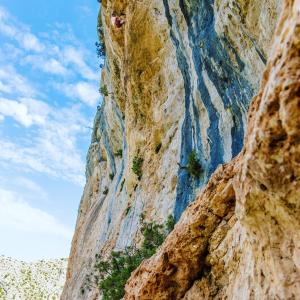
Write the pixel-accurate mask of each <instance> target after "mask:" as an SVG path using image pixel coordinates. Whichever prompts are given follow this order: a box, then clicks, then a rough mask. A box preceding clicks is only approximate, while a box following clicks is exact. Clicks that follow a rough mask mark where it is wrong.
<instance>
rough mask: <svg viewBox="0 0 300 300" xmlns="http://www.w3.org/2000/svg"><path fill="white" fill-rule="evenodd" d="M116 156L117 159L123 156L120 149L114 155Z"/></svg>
mask: <svg viewBox="0 0 300 300" xmlns="http://www.w3.org/2000/svg"><path fill="white" fill-rule="evenodd" d="M115 155H116V156H119V157H122V156H123V150H122V149H119V150H118V151H117V152H116V153H115Z"/></svg>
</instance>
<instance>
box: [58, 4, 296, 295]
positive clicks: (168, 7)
mask: <svg viewBox="0 0 300 300" xmlns="http://www.w3.org/2000/svg"><path fill="white" fill-rule="evenodd" d="M289 3H291V2H289ZM290 5H291V4H290ZM281 10H282V1H278V0H266V1H260V0H247V1H244V0H215V1H212V0H211V1H210V0H201V1H194V0H178V1H176V0H151V1H150V0H143V1H136V0H127V1H126V0H114V1H112V0H102V4H101V11H100V14H99V27H100V26H101V28H102V27H103V31H104V42H105V45H106V56H107V59H106V63H105V67H104V69H103V72H102V83H101V85H102V86H103V87H106V89H107V93H105V97H104V101H103V105H102V106H101V107H100V108H99V109H98V111H97V114H96V117H95V124H94V130H93V134H92V142H91V146H90V149H89V152H88V156H87V168H86V177H87V183H86V186H85V190H84V194H83V197H82V200H81V203H80V207H79V213H78V219H77V225H76V231H75V234H74V238H73V243H72V250H71V254H70V259H69V267H68V272H67V281H66V285H65V288H64V292H63V296H62V299H96V298H97V296H98V295H97V289H92V291H87V290H84V291H83V290H82V287H83V286H84V284H85V278H86V275H88V274H90V273H91V272H92V271H93V264H94V257H95V254H96V253H99V252H102V253H103V255H106V254H108V253H109V252H110V251H111V249H113V248H116V249H122V248H124V247H125V246H128V245H130V244H131V243H133V242H134V241H135V242H136V243H139V241H140V224H139V216H140V215H141V214H142V213H143V214H144V215H145V219H146V220H155V221H157V222H162V221H163V220H165V219H166V217H167V216H168V215H169V214H173V215H174V216H175V218H176V220H179V218H180V217H181V215H182V213H183V211H184V210H185V208H186V207H187V206H188V205H189V204H190V203H191V202H192V201H193V200H194V199H195V197H196V195H197V194H199V192H200V190H201V189H202V192H201V194H200V196H198V200H197V201H196V202H193V203H192V204H191V207H190V208H189V209H188V211H187V212H185V213H184V214H183V216H182V218H181V221H180V223H179V224H181V225H178V226H177V227H176V229H175V231H174V233H173V234H172V235H171V237H170V238H169V239H168V240H167V241H166V243H165V245H164V247H163V248H162V250H161V251H160V252H159V254H158V255H157V256H155V258H153V260H154V261H153V260H151V261H148V262H145V264H143V265H142V266H141V268H140V269H139V271H137V272H135V273H134V275H133V278H132V279H131V281H130V282H129V283H128V287H127V296H126V297H127V298H129V299H131V298H132V299H143V297H144V296H142V295H148V294H147V293H149V295H151V296H149V297H148V296H145V298H144V299H155V297H156V296H154V293H156V291H157V297H158V295H160V296H161V298H156V299H172V297H175V298H176V297H180V296H184V297H186V299H198V298H199V290H201V291H202V293H203V297H204V298H205V297H206V296H205V295H210V296H211V295H219V296H220V297H223V296H224V297H226V295H227V296H230V297H231V296H233V295H235V296H236V297H237V295H238V290H239V286H238V285H239V278H241V277H243V279H244V280H245V281H246V279H245V278H246V276H250V275H249V274H250V273H251V272H258V269H255V268H256V267H257V265H256V264H255V263H254V260H253V259H254V258H253V256H255V255H256V254H257V253H259V251H260V249H261V248H259V247H260V246H258V245H257V247H258V248H257V249H256V250H255V251H256V252H255V251H254V250H253V251H254V252H251V251H250V250H249V252H247V253H246V252H244V251H243V249H244V248H245V247H248V248H249V249H252V248H251V247H254V246H253V245H254V244H255V243H254V242H252V241H251V240H249V239H248V232H249V231H255V232H257V233H256V235H257V237H256V238H255V239H257V240H258V239H259V237H258V235H259V233H260V234H263V233H265V231H266V230H273V229H271V227H270V226H271V225H270V224H271V223H268V222H264V224H263V225H264V229H262V228H259V229H254V226H253V225H251V224H254V225H256V226H257V225H258V223H257V222H258V220H260V219H259V218H262V216H263V215H265V211H261V212H260V213H257V216H256V217H255V218H254V216H253V215H251V214H250V215H251V216H252V217H249V216H250V215H249V214H247V213H246V211H248V208H247V207H248V205H249V207H250V208H249V209H250V210H251V209H253V208H252V207H255V206H256V205H258V203H256V202H257V201H256V200H255V199H256V198H255V199H254V198H253V199H252V198H251V197H252V196H250V194H251V195H252V192H253V191H252V190H251V184H252V183H251V182H250V175H249V174H252V173H251V172H252V171H250V169H249V171H247V170H248V169H247V168H250V167H249V166H248V164H249V165H251V164H254V163H255V164H256V165H253V166H252V167H251V168H254V170H256V171H255V172H256V173H255V174H256V175H257V176H258V174H259V172H261V175H259V176H263V174H264V173H263V172H266V169H265V167H264V166H265V165H264V164H263V163H262V162H261V160H260V158H259V154H257V155H258V157H256V156H255V155H256V154H254V153H252V152H251V153H250V152H249V151H250V150H247V149H248V148H249V149H250V148H251V147H254V145H255V143H254V141H255V139H256V137H254V136H252V135H253V134H254V133H253V132H254V131H255V132H256V130H259V128H258V126H261V124H257V122H258V121H254V120H256V119H255V118H256V117H257V116H258V115H261V114H262V113H263V112H262V109H259V110H258V112H255V118H250V120H251V122H250V125H249V127H248V132H249V133H248V136H247V139H246V141H247V144H246V146H245V147H246V148H245V149H246V153H248V154H247V155H245V154H240V156H239V157H238V158H236V159H235V160H234V161H233V162H231V163H230V164H228V165H225V166H223V167H219V168H218V166H219V165H220V164H224V163H228V162H229V161H231V160H232V158H234V157H236V156H237V155H238V154H239V153H240V151H241V149H242V147H243V139H244V133H245V128H246V123H247V121H246V116H247V112H248V108H249V105H250V101H251V99H252V97H253V95H254V94H255V93H256V92H257V91H258V87H259V84H260V79H261V76H262V72H263V70H264V68H265V64H266V61H267V59H268V57H269V54H270V49H273V48H271V42H272V37H273V33H274V30H275V25H276V22H277V19H278V14H279V12H280V11H281ZM113 14H116V15H118V16H120V17H122V18H123V19H124V20H125V23H124V24H123V25H121V27H120V28H119V26H115V23H114V22H112V15H113ZM278 34H279V33H278ZM278 36H279V35H278ZM269 70H270V72H271V73H270V74H273V73H274V72H273V70H272V71H271V69H270V67H269ZM270 76H273V75H270ZM266 80H267V79H265V80H264V81H265V83H264V85H266ZM259 99H262V96H258V97H257V98H256V100H255V101H254V104H253V105H252V107H253V110H254V108H255V103H256V107H257V109H258V107H260V106H259V105H258V101H259ZM251 113H253V115H254V111H253V112H252V111H251ZM283 114H284V112H283ZM286 118H287V120H286V122H287V123H289V122H293V121H292V120H296V119H295V118H294V117H293V119H292V120H291V119H290V118H289V117H286ZM263 120H264V122H265V123H264V124H265V125H264V126H267V125H268V120H269V119H267V118H265V119H262V120H260V121H261V122H262V121H263ZM274 122H275V123H276V122H279V121H278V120H277V119H274ZM295 122H296V121H295ZM275 123H274V124H275ZM274 124H273V125H274ZM269 125H270V124H269ZM271 125H272V124H271ZM275 125H276V124H275ZM275 125H274V126H275ZM262 128H263V127H262ZM261 130H263V129H261ZM272 130H273V129H272ZM274 130H275V129H274ZM272 132H273V131H270V134H269V135H270V138H271V137H272V134H273V133H272ZM274 134H275V133H274ZM275 140H276V139H275ZM278 143H281V140H280V139H279V142H278ZM275 144H276V142H275ZM248 145H249V146H248ZM276 145H277V144H276ZM276 145H275V146H276ZM250 146H251V147H250ZM257 147H258V146H257ZM259 147H262V146H259ZM276 147H277V146H276ZM276 147H275V148H276ZM287 147H288V146H287ZM280 149H281V150H282V151H283V147H282V148H280ZM120 150H122V151H120ZM192 150H195V151H196V153H197V156H198V158H199V161H200V162H201V167H202V173H201V176H200V177H199V178H198V179H195V178H193V177H191V176H189V174H188V173H187V171H186V169H185V168H184V167H185V166H186V165H187V163H188V157H189V155H190V153H191V152H192ZM252 150H253V149H252ZM252 150H251V151H252ZM253 151H254V150H253ZM268 151H269V152H268ZM272 151H273V150H272ZM274 151H275V150H274ZM285 151H286V153H289V152H288V151H287V150H285ZM289 151H290V150H289ZM121 152H122V154H121ZM257 153H258V152H257ZM267 153H269V154H268V155H270V157H269V158H270V159H271V158H272V153H273V152H272V153H271V150H268V149H267V150H265V152H264V154H260V155H262V158H261V159H262V160H263V159H265V158H266V155H267ZM274 153H275V152H274ZM295 153H296V152H295ZM274 155H275V157H277V156H276V155H277V154H276V153H275V154H274ZM295 155H296V154H295ZM135 157H139V158H142V159H143V165H142V176H141V178H140V180H139V179H138V176H136V174H134V172H133V170H132V166H133V160H134V158H135ZM254 157H255V160H254ZM246 158H248V163H247V161H246ZM278 159H279V160H280V159H281V158H278ZM264 163H265V161H264ZM242 165H243V166H244V165H245V167H241V166H242ZM272 166H273V165H272ZM217 168H218V169H217ZM260 168H262V170H261V169H260ZM216 169H217V171H216ZM241 170H243V172H244V173H245V174H244V173H243V172H242V171H241ZM251 170H252V169H251ZM215 171H216V173H214V172H215ZM249 172H250V173H249ZM274 172H277V174H280V173H279V169H278V170H277V169H274ZM286 172H287V171H286ZM213 173H214V175H213V176H212V174H213ZM248 173H249V174H248ZM286 174H287V173H286ZM242 176H243V177H242ZM247 176H248V177H247ZM253 176H254V175H253ZM268 176H269V175H268ZM268 176H267V177H266V178H265V179H264V180H267V178H269V177H268ZM295 176H296V175H295ZM238 178H240V180H243V181H241V182H243V185H236V186H235V184H234V182H238V181H239V179H238ZM246 178H247V180H248V181H249V182H248V183H246V182H247V180H246ZM251 178H252V177H251ZM263 178H264V177H263ZM295 178H296V177H295ZM281 179H282V180H283V178H281ZM252 180H253V181H254V183H253V184H254V186H256V185H257V182H258V181H256V179H255V178H254V177H253V178H252ZM208 181H209V183H208ZM207 183H208V185H207ZM262 184H263V185H262V186H263V187H264V188H266V190H265V191H264V193H265V194H266V196H263V198H261V200H259V201H258V202H259V205H260V206H264V205H266V204H265V201H266V202H267V200H263V199H267V195H268V197H269V196H270V195H271V194H272V192H270V194H267V191H268V190H269V189H270V187H269V185H268V184H269V183H268V182H265V183H262ZM206 185H207V186H206ZM205 186H206V187H205ZM258 187H260V186H258ZM203 188H204V190H203ZM278 188H279V187H278ZM281 188H282V189H283V186H282V187H281ZM247 189H248V190H251V193H250V191H249V197H250V198H251V199H250V198H249V199H248V198H247V197H248V196H247V197H246V191H247ZM259 191H260V190H259ZM259 191H258V190H257V193H258V194H257V197H258V199H260V198H259V197H261V195H262V194H259ZM243 194H244V195H245V196H242V195H243ZM237 195H239V198H238V199H239V200H238V201H239V202H240V205H236V199H237ZM253 197H254V196H253ZM276 197H279V198H280V197H281V196H280V194H278V195H277V196H276ZM246 198H247V200H246ZM279 198H278V201H280V200H279ZM280 199H281V198H280ZM295 201H296V200H295ZM248 203H249V204H248ZM260 206H259V207H260ZM259 207H256V208H255V209H256V210H257V211H260V208H259ZM270 209H271V208H270ZM274 209H279V208H276V207H275V206H274ZM193 210H195V211H194V213H191V211H193ZM260 214H262V216H260ZM201 216H202V217H201ZM242 216H244V217H242ZM251 218H253V219H252V221H251ZM244 219H245V224H246V223H247V224H248V225H243V226H242V225H241V223H242V222H241V220H244ZM271 219H272V218H271ZM238 220H239V221H238ZM246 220H247V221H246ZM243 222H244V221H243ZM259 222H261V221H259ZM274 222H275V221H274ZM285 222H287V220H286V221H285ZM288 223H289V222H288ZM289 224H290V223H289ZM247 226H248V227H247ZM252 226H253V227H252ZM268 226H269V227H268ZM194 232H195V233H194ZM294 232H295V230H294ZM189 234H190V236H189ZM253 236H255V235H254V233H253ZM175 237H176V238H175ZM264 238H266V236H264ZM274 238H276V239H277V238H279V235H276V234H275V233H274ZM253 239H254V238H253ZM278 241H279V240H278ZM278 241H277V242H278ZM172 243H173V244H172ZM225 243H227V245H228V247H229V248H230V250H229V248H226V246H222V247H221V248H220V244H222V245H223V244H225ZM268 245H269V244H268ZM276 245H277V244H276ZM285 246H286V247H287V245H285ZM168 247H173V252H172V253H173V254H172V253H168V250H166V249H171V248H168ZM291 247H292V246H291ZM294 247H296V246H295V245H294ZM176 249H178V252H177V250H176ZM226 249H227V250H226ZM291 249H292V248H291ZM225 250H226V251H225ZM222 251H223V252H222ZM224 251H225V252H224ZM290 251H292V250H290ZM164 253H167V255H166V256H165V255H164ZM209 253H211V255H209ZM169 255H170V256H169ZM243 255H244V256H245V257H243V258H241V259H240V258H239V257H242V256H243ZM247 255H248V256H247ZM263 255H267V256H268V257H269V260H271V257H273V256H272V255H273V254H272V253H269V252H264V254H262V253H261V254H260V261H261V266H263V265H264V263H265V260H267V258H266V257H264V256H263ZM278 255H279V254H278ZM285 255H286V254H285ZM189 257H190V260H188V261H187V260H186V259H187V258H189ZM234 257H237V260H235V259H234ZM173 259H174V263H173V262H172V261H173ZM239 259H240V260H241V264H242V263H244V266H247V268H248V272H245V270H243V268H242V265H240V264H239ZM251 259H252V264H251V265H249V264H248V262H250V261H251ZM208 261H211V262H208ZM153 262H155V263H154V266H155V268H154V269H151V268H152V267H153ZM168 262H170V264H168ZM181 263H182V265H181ZM229 264H230V266H229ZM164 265H166V266H167V268H166V269H165V270H164V271H162V270H163V268H164V267H163V266H164ZM179 265H180V270H179V269H178V268H179ZM160 268H162V269H160ZM190 268H192V269H190ZM235 268H236V269H235ZM238 268H240V269H238ZM268 268H270V270H269V271H267V272H271V269H272V268H275V267H274V265H270V266H269V267H268ZM275 269H276V268H275ZM275 269H274V270H275ZM230 270H236V273H232V274H229V273H227V271H228V272H230ZM238 272H241V274H240V275H239V273H238ZM225 273H226V274H227V275H226V274H225ZM203 274H207V276H203ZM209 274H211V275H209ZM278 274H279V273H278ZM282 274H283V273H282ZM160 275H161V276H162V277H159V276H160ZM152 276H153V277H152ZM165 276H166V277H165ZM239 276H241V277H239ZM268 276H269V273H263V275H261V273H255V274H254V273H253V274H252V276H251V278H252V279H249V280H248V279H247V282H248V288H246V287H245V286H244V285H243V284H242V282H241V283H240V284H241V287H240V292H241V293H245V295H246V294H247V293H248V294H249V293H250V292H251V288H253V289H254V290H255V291H253V293H255V292H256V289H255V287H254V286H255V284H258V282H262V281H263V279H262V278H267V279H264V280H266V281H267V282H268ZM278 276H279V275H278ZM291 276H292V275H291ZM156 277H157V278H159V279H157V280H158V281H157V282H160V283H157V282H156V279H154V278H156ZM279 277H280V276H279ZM279 277H278V278H277V279H276V280H279V281H281V279H279ZM168 278H169V279H170V280H169V279H168ZM197 278H199V280H198V281H196V279H197ZM200 278H201V279H200ZM212 278H216V279H214V280H212ZM148 279H149V282H152V283H153V286H151V284H150V283H149V284H148ZM251 280H254V281H255V282H253V283H252V282H251ZM291 280H292V279H291ZM154 282H156V285H155V283H154ZM212 282H213V283H212ZM193 283H194V285H193V286H192V284H193ZM229 283H230V286H229ZM135 284H137V285H136V286H135ZM157 284H158V286H157ZM234 284H236V285H237V286H233V285H234ZM273 284H274V285H275V284H276V283H275V282H274V283H273ZM160 285H161V286H160ZM191 286H192V287H191ZM219 286H223V287H225V286H226V289H225V290H224V292H223V294H222V291H221V290H222V288H219ZM200 287H201V288H200ZM230 289H231V290H232V292H230ZM267 289H268V285H267V284H266V285H265V291H266V293H267ZM188 290H189V291H188ZM275 290H276V289H275ZM170 291H171V292H170ZM187 291H188V292H187ZM144 292H145V294H143V293H144ZM151 293H152V294H151ZM213 293H215V294H213ZM234 293H235V294H234ZM253 293H252V294H251V293H250V296H249V297H250V298H251V297H252V295H254V294H253ZM248 294H247V295H248ZM174 295H175V296H174ZM195 295H197V296H195ZM240 295H242V294H240ZM261 295H263V294H261ZM147 297H148V298H147ZM195 297H196V298H195ZM197 297H198V298H197Z"/></svg>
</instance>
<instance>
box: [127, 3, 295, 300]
mask: <svg viewBox="0 0 300 300" xmlns="http://www.w3.org/2000/svg"><path fill="white" fill-rule="evenodd" d="M248 124H249V125H248V131H247V134H246V138H245V147H244V150H243V151H242V153H241V154H240V156H239V157H238V158H237V159H236V160H234V161H232V162H231V163H229V164H227V165H225V166H224V167H221V168H219V169H218V170H217V171H216V172H215V174H214V175H213V176H212V178H211V179H210V181H209V183H208V185H207V186H206V187H205V189H204V190H203V191H202V192H201V194H200V195H199V196H198V198H197V200H196V201H195V202H194V203H193V204H191V205H190V206H189V207H188V208H187V210H186V211H185V212H184V214H183V215H182V217H181V219H180V221H179V222H178V223H177V225H176V227H175V229H174V231H173V232H172V233H171V234H170V235H169V236H168V238H167V240H166V241H165V243H164V244H163V245H162V247H161V248H160V250H159V251H158V252H157V254H156V255H155V256H153V257H152V258H151V259H149V260H147V261H144V262H143V263H142V264H141V266H140V267H139V268H138V269H137V270H136V271H134V272H133V274H132V276H131V278H130V279H129V281H128V282H127V286H126V296H125V299H130V300H133V299H140V300H142V299H153V300H154V299H181V298H184V299H186V300H187V299H188V300H191V299H197V300H198V299H297V298H299V297H300V280H299V279H300V258H299V257H300V256H299V254H300V248H299V247H300V239H299V238H300V218H299V215H300V1H297V0H287V1H285V5H284V9H283V13H282V16H281V19H280V22H279V25H278V27H277V31H276V36H275V39H274V43H273V47H272V51H271V54H270V59H269V62H268V65H267V69H266V71H265V73H264V77H263V81H262V84H261V89H260V92H259V94H258V95H257V96H256V97H255V98H254V100H253V102H252V105H251V108H250V111H249V120H248Z"/></svg>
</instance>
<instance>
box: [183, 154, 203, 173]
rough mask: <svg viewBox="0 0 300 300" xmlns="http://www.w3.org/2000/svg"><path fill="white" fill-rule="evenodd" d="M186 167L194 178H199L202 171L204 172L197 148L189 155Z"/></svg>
mask: <svg viewBox="0 0 300 300" xmlns="http://www.w3.org/2000/svg"><path fill="white" fill-rule="evenodd" d="M186 169H187V172H188V173H189V175H190V176H192V177H194V178H199V177H200V175H201V173H202V172H203V169H202V166H201V164H200V162H199V160H198V158H197V153H196V151H195V150H193V151H192V152H191V153H190V155H189V159H188V164H187V166H186Z"/></svg>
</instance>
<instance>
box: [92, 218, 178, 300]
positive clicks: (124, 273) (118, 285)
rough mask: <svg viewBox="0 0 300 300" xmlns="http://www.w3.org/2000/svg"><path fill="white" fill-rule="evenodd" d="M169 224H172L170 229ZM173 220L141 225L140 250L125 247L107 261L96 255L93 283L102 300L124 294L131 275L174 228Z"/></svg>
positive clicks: (117, 297) (113, 298) (116, 297)
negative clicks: (141, 240) (94, 282)
mask: <svg viewBox="0 0 300 300" xmlns="http://www.w3.org/2000/svg"><path fill="white" fill-rule="evenodd" d="M170 224H173V225H172V226H171V227H170ZM174 224H175V222H174V218H173V216H169V217H168V220H167V222H166V223H165V224H163V225H161V224H157V223H155V222H150V223H145V222H143V223H142V228H141V231H142V234H143V237H144V240H143V243H142V246H141V248H140V249H136V248H135V247H127V248H126V249H125V250H124V251H113V252H112V253H111V255H110V257H109V258H108V259H103V258H102V257H101V255H98V254H97V255H96V263H95V276H94V277H95V281H96V284H97V286H98V288H99V289H100V291H101V292H102V294H103V298H102V299H103V300H119V299H121V298H123V296H124V294H125V289H124V288H125V284H126V282H127V280H128V279H129V277H130V275H131V273H132V272H133V271H134V270H135V269H136V268H137V267H138V266H139V265H140V264H141V262H142V261H143V260H144V259H147V258H149V257H151V256H152V255H153V254H154V253H155V252H156V250H157V248H158V247H159V246H160V245H161V244H162V243H163V241H164V240H165V238H166V237H167V235H168V234H169V232H170V230H172V229H173V227H174Z"/></svg>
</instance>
